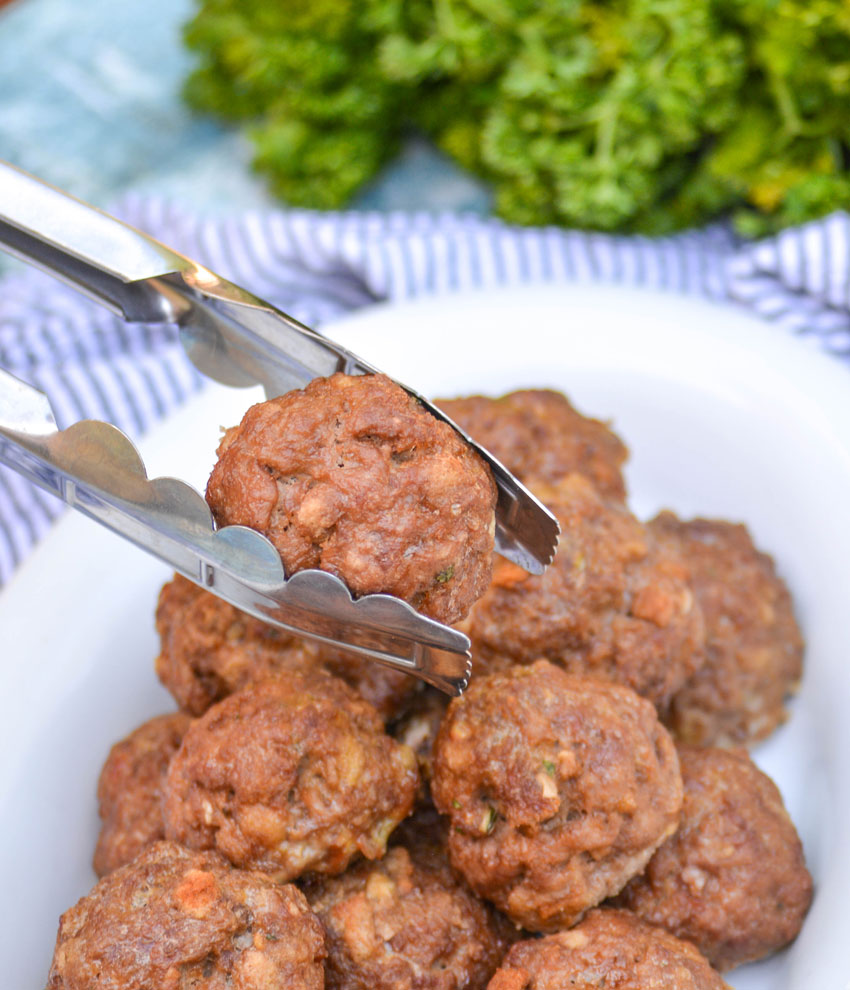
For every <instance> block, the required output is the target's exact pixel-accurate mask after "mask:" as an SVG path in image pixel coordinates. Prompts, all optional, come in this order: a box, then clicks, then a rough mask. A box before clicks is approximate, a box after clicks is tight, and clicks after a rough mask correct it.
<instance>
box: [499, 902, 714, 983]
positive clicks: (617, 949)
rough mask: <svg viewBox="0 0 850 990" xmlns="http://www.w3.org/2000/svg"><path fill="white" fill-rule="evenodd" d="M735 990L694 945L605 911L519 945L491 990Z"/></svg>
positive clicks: (631, 917) (630, 917)
mask: <svg viewBox="0 0 850 990" xmlns="http://www.w3.org/2000/svg"><path fill="white" fill-rule="evenodd" d="M567 987H570V988H573V987H574V988H575V990H600V988H601V987H604V988H605V990H729V988H728V985H727V984H726V983H725V982H724V981H723V980H722V979H721V977H720V976H719V975H718V974H717V973H716V972H715V971H714V970H713V969H712V968H711V966H710V965H709V963H708V962H707V961H706V960H705V959H704V958H703V957H702V956H701V955H700V954H699V952H698V951H697V950H696V949H695V948H694V947H693V946H692V945H690V944H689V943H688V942H684V941H682V940H681V939H678V938H675V937H674V936H673V935H670V934H669V932H665V931H664V930H663V929H661V928H655V927H654V926H652V925H648V924H646V923H645V922H643V921H641V920H640V918H636V917H635V916H634V915H631V914H629V913H628V912H627V911H614V910H611V909H610V908H602V909H599V910H596V911H591V912H590V914H589V915H588V916H587V918H585V920H584V921H583V922H582V923H581V924H580V925H578V926H577V927H576V928H573V929H571V930H570V931H568V932H559V933H558V934H557V935H547V936H546V938H540V939H534V940H532V941H527V942H517V944H516V945H515V946H514V947H513V948H512V949H511V951H510V952H509V953H508V955H507V957H506V959H505V961H504V963H502V967H501V969H499V971H498V972H497V973H496V975H495V976H494V977H493V979H492V980H491V981H490V984H489V986H488V988H487V990H566V988H567Z"/></svg>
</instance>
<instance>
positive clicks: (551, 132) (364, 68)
mask: <svg viewBox="0 0 850 990" xmlns="http://www.w3.org/2000/svg"><path fill="white" fill-rule="evenodd" d="M186 40H187V43H188V44H189V46H190V47H191V48H193V49H194V50H195V51H196V52H197V53H198V55H199V56H200V66H199V67H198V68H197V70H196V71H195V72H194V73H193V75H192V76H191V77H190V79H189V80H188V83H187V88H186V92H187V96H188V98H189V100H190V102H191V103H192V104H193V105H194V106H196V107H198V108H200V109H203V110H206V111H211V112H213V113H217V114H219V115H222V116H224V117H228V118H231V119H237V120H248V121H250V122H251V132H252V136H253V138H254V141H255V143H256V147H257V158H256V162H257V166H258V167H259V168H260V169H262V170H263V171H265V172H267V173H268V174H269V176H270V177H271V180H272V182H273V185H274V187H275V189H276V190H277V192H278V193H279V194H280V195H281V196H282V197H283V198H285V199H286V200H287V201H288V202H290V203H296V204H303V205H309V206H319V207H328V206H337V205H340V204H342V203H344V202H345V201H346V199H347V198H348V197H350V195H351V194H352V193H353V192H354V191H355V190H356V189H357V188H358V187H359V186H360V185H362V184H363V183H364V182H366V181H367V180H368V179H370V178H371V177H372V176H373V175H374V174H375V173H376V172H377V171H378V169H379V168H380V167H381V166H382V165H383V164H384V163H385V162H386V161H388V160H389V159H390V158H391V157H392V155H393V154H394V153H395V152H396V150H397V148H398V146H399V142H400V140H401V138H402V137H403V135H404V134H405V132H406V131H407V130H409V129H410V128H411V127H415V128H418V129H420V130H423V131H425V132H426V133H427V134H429V135H431V136H432V137H433V139H434V140H435V141H436V142H437V143H438V144H439V145H440V147H442V148H443V149H444V150H445V151H446V152H447V153H448V154H449V155H451V156H452V157H453V158H455V159H456V160H457V161H459V162H460V163H462V164H463V165H464V166H466V167H467V168H469V169H471V170H473V171H475V172H476V173H478V174H479V175H481V176H483V177H485V178H486V179H487V180H489V181H490V182H491V183H492V186H493V189H494V192H495V202H496V209H497V211H498V213H500V214H501V215H502V216H503V217H505V218H506V219H508V220H512V221H516V222H519V223H528V224H538V223H559V224H566V225H569V226H578V227H583V228H593V229H600V230H630V231H643V232H649V233H663V232H667V231H670V230H675V229H679V228H682V227H687V226H693V225H697V224H701V223H704V222H706V221H707V220H710V219H713V218H716V217H718V216H726V215H732V216H733V217H734V220H735V222H736V225H737V226H738V229H739V230H741V231H742V232H743V233H745V234H749V235H758V234H762V233H767V232H770V231H772V230H775V229H777V228H779V227H782V226H785V225H787V224H789V223H797V222H800V221H803V220H807V219H810V218H813V217H816V216H820V215H822V214H824V213H826V212H829V211H830V210H834V209H838V208H848V207H850V3H848V2H847V0H200V8H199V10H198V12H197V14H196V16H195V18H194V19H193V20H192V22H191V23H190V24H189V25H188V27H187V30H186Z"/></svg>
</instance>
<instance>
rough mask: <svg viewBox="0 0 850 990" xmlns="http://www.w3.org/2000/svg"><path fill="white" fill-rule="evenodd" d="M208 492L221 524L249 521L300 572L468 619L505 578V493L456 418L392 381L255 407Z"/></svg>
mask: <svg viewBox="0 0 850 990" xmlns="http://www.w3.org/2000/svg"><path fill="white" fill-rule="evenodd" d="M218 458H219V459H218V462H217V463H216V466H215V467H214V469H213V472H212V475H211V476H210V479H209V483H208V485H207V501H208V502H209V504H210V507H211V509H212V511H213V514H214V516H215V519H216V522H217V523H218V524H219V525H231V524H237V525H242V526H249V527H251V528H252V529H256V530H259V531H260V532H261V533H263V534H265V535H266V536H267V537H268V538H269V539H270V540H271V541H272V543H273V544H274V545H275V546H276V547H277V549H278V551H279V552H280V555H281V557H282V559H283V562H284V565H285V568H286V572H287V574H293V573H295V572H296V571H300V570H304V569H305V568H320V569H321V570H326V571H330V572H331V573H332V574H335V575H337V576H338V577H340V578H341V579H342V580H343V581H345V583H346V584H347V585H348V587H349V589H350V590H351V591H352V592H353V593H354V594H355V595H367V594H373V593H379V592H383V593H387V594H391V595H396V596H397V597H399V598H403V599H404V600H405V601H407V602H410V604H411V605H413V606H414V608H416V609H418V610H419V611H421V612H423V613H424V614H426V615H429V616H431V617H432V618H435V619H438V620H440V621H442V622H455V621H457V620H458V619H460V618H462V617H463V616H464V615H465V614H466V613H467V612H468V610H469V607H470V606H471V604H472V603H473V602H474V601H475V600H476V599H477V598H478V597H479V596H480V595H481V594H482V593H483V591H484V589H485V588H486V587H487V584H488V582H489V579H490V574H491V572H492V551H493V545H494V532H495V506H496V486H495V483H494V481H493V479H492V477H491V475H490V472H489V470H488V468H487V467H486V465H485V464H484V462H483V461H482V460H481V459H480V458H479V457H478V455H477V454H475V453H474V451H473V450H472V449H471V448H470V447H469V445H468V444H466V443H465V442H464V441H463V440H462V439H461V438H460V437H459V436H458V434H457V433H456V432H455V431H454V430H453V429H452V428H451V427H450V426H448V425H447V424H446V423H444V422H442V421H441V420H438V419H437V418H436V417H434V416H432V415H431V414H430V413H428V412H427V411H426V410H425V409H424V408H423V407H422V405H421V404H420V403H418V402H417V401H416V400H415V399H414V398H412V397H411V396H410V395H408V394H407V393H406V392H405V391H404V390H403V389H402V388H400V387H399V386H398V385H396V384H395V383H394V382H392V381H390V380H389V379H388V378H386V377H384V376H383V375H356V376H347V375H342V374H336V375H332V376H331V377H330V378H319V379H315V380H314V381H312V382H310V384H309V385H307V387H306V388H304V389H303V390H300V391H295V392H289V393H287V394H286V395H283V396H280V397H279V398H276V399H270V400H269V401H268V402H262V403H260V404H259V405H256V406H253V407H252V408H251V409H249V410H248V412H247V413H246V414H245V416H244V417H243V419H242V422H241V423H240V425H239V426H238V427H234V428H233V429H230V430H228V431H227V432H226V434H225V436H224V438H223V439H222V441H221V444H220V445H219V449H218Z"/></svg>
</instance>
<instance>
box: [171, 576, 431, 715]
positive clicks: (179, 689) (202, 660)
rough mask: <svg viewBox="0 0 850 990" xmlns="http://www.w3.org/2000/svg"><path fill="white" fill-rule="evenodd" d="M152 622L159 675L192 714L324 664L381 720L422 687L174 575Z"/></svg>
mask: <svg viewBox="0 0 850 990" xmlns="http://www.w3.org/2000/svg"><path fill="white" fill-rule="evenodd" d="M156 626H157V631H158V633H159V637H160V653H159V656H158V657H157V660H156V672H157V676H158V677H159V679H160V681H162V683H163V684H164V685H165V687H166V688H167V689H168V690H169V691H170V692H171V694H172V695H173V696H174V699H175V701H176V702H177V704H178V705H179V706H180V707H181V708H182V709H183V710H184V711H187V712H190V713H191V714H192V715H203V713H204V712H205V711H206V710H207V709H208V708H209V707H210V705H212V704H214V703H215V702H216V701H221V700H222V699H223V698H226V697H227V696H228V695H230V694H233V693H234V691H238V690H240V689H241V688H243V687H247V686H248V685H249V684H256V683H257V682H258V681H262V680H265V679H266V678H268V677H271V676H273V675H275V674H277V673H278V672H280V671H284V670H297V671H302V672H308V671H311V670H316V669H318V668H325V669H326V670H328V671H330V672H331V673H332V674H335V675H336V676H337V677H339V678H340V679H341V680H343V681H345V682H346V684H348V685H349V686H350V687H352V688H353V689H354V690H355V691H356V692H357V693H358V694H360V695H362V697H364V698H365V699H366V700H367V701H369V702H371V703H372V704H373V705H374V706H375V707H376V708H377V709H378V711H379V712H380V714H381V715H382V717H383V718H384V719H390V718H396V717H399V716H400V715H401V714H402V713H403V712H404V711H405V710H406V709H407V707H408V705H409V704H410V702H411V700H412V699H413V697H414V696H415V694H416V692H417V691H418V690H419V686H420V685H419V682H418V681H417V680H416V679H415V678H413V677H411V676H409V675H408V674H405V673H402V672H401V671H398V670H391V669H390V668H389V667H384V666H382V665H381V664H377V663H374V662H373V661H372V660H369V659H367V658H365V657H360V656H357V655H355V654H352V653H346V652H343V651H341V650H333V649H331V648H330V647H327V646H323V645H320V644H318V643H315V642H312V641H310V640H307V639H302V638H300V637H298V636H295V635H290V634H288V633H286V632H284V631H283V630H281V629H277V628H276V627H274V626H270V625H269V624H268V623H266V622H261V621H260V620H259V619H255V618H253V616H250V615H247V614H246V613H245V612H242V611H240V610H239V609H237V608H235V607H234V606H233V605H230V604H228V602H225V601H223V600H222V599H221V598H218V597H217V596H216V595H213V594H212V593H211V592H209V591H206V590H204V589H203V588H199V587H198V586H197V585H196V584H193V583H192V582H191V581H189V580H187V579H186V578H184V577H182V576H181V575H179V574H177V575H175V576H174V579H173V580H172V581H169V582H168V583H167V584H165V585H164V586H163V588H162V590H161V591H160V594H159V603H158V605H157V612H156Z"/></svg>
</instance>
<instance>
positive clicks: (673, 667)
mask: <svg viewBox="0 0 850 990" xmlns="http://www.w3.org/2000/svg"><path fill="white" fill-rule="evenodd" d="M539 491H540V494H541V497H542V498H543V500H544V501H545V502H547V503H548V505H549V507H550V508H551V509H552V511H553V512H554V513H555V515H556V516H557V517H558V521H559V522H560V524H561V542H560V545H559V547H558V551H557V553H556V555H555V560H554V562H553V563H552V565H551V566H550V567H549V568H548V570H547V571H546V572H545V573H544V574H543V575H541V576H539V577H535V576H532V575H529V574H526V573H525V572H524V571H521V570H520V569H519V568H518V567H516V566H515V565H514V564H511V563H509V562H507V561H503V560H500V561H499V562H498V564H497V566H496V570H495V573H494V575H493V583H492V584H491V586H490V589H489V590H488V592H487V593H486V594H485V595H484V597H483V598H482V599H481V600H480V601H479V602H478V603H477V604H476V605H475V607H474V608H473V610H472V612H471V614H470V617H469V619H468V620H467V623H466V624H465V628H466V629H467V630H468V632H469V635H470V638H471V639H472V643H473V650H474V652H476V653H478V654H479V655H480V657H481V658H482V662H486V658H487V656H489V655H491V654H496V655H503V656H506V657H508V658H510V659H513V660H515V661H517V662H520V663H528V662H529V661H531V660H534V659H536V658H538V657H541V656H544V657H546V658H548V659H549V660H552V661H554V662H556V663H558V664H561V665H562V666H564V667H565V668H566V669H567V670H569V671H570V672H572V673H577V674H589V675H592V676H598V677H602V678H605V679H608V680H614V681H617V682H619V683H621V684H625V685H627V686H628V687H630V688H632V689H633V690H635V691H637V692H638V694H641V695H643V696H644V697H646V698H649V699H650V701H652V702H653V704H655V705H656V706H657V707H658V708H659V709H662V710H663V709H664V708H665V707H666V705H667V704H668V703H669V701H670V698H671V697H672V696H673V694H674V693H675V692H676V691H677V690H678V689H679V688H680V687H681V686H682V685H683V684H684V683H685V681H686V680H687V679H688V678H689V677H690V676H691V675H692V674H693V673H694V671H695V670H696V669H697V668H698V667H699V665H700V664H701V663H702V661H703V658H704V654H703V640H704V631H703V623H702V615H701V613H700V610H699V607H698V606H697V605H695V603H694V596H693V593H692V592H691V590H690V586H689V583H688V582H689V577H690V572H689V569H688V566H687V563H686V561H685V559H684V558H683V557H682V556H681V555H679V554H677V553H675V552H673V550H672V549H670V548H668V547H664V548H661V547H659V546H658V545H657V543H656V541H655V540H654V539H653V537H652V535H651V534H650V533H649V532H647V529H646V527H644V526H643V525H642V524H641V523H640V522H638V520H637V519H635V517H634V516H633V515H632V514H631V513H630V512H629V511H628V510H627V509H626V507H625V506H624V505H622V504H620V503H618V502H612V501H610V500H605V499H603V498H601V497H600V496H599V494H598V493H597V492H596V491H595V490H594V488H593V486H592V485H591V484H590V482H589V481H588V480H587V479H586V478H584V477H582V476H581V475H578V474H572V475H570V476H569V477H568V478H566V479H564V480H563V481H562V482H561V483H560V484H559V485H558V486H557V487H553V488H540V489H539ZM662 550H663V552H662Z"/></svg>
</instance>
